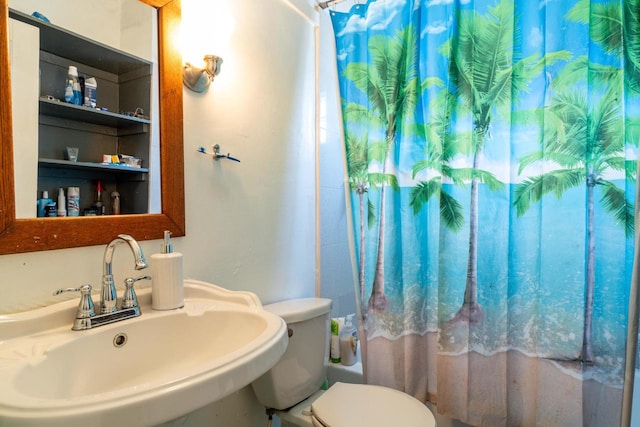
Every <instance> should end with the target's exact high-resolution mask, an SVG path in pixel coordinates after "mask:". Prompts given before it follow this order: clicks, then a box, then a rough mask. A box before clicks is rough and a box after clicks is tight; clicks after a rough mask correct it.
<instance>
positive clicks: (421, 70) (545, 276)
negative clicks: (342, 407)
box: [330, 0, 640, 427]
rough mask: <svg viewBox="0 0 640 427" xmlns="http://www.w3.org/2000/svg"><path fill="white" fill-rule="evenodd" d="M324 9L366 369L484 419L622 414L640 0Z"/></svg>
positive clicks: (524, 421) (510, 422)
mask: <svg viewBox="0 0 640 427" xmlns="http://www.w3.org/2000/svg"><path fill="white" fill-rule="evenodd" d="M330 13H331V19H332V24H333V27H334V33H335V40H336V54H337V66H338V74H339V87H340V94H341V100H342V117H343V123H344V137H345V145H346V155H347V165H348V182H349V186H350V195H351V200H352V203H351V205H352V207H353V209H352V218H353V225H354V226H353V233H354V236H353V237H354V241H355V243H356V245H355V246H356V258H357V268H358V277H359V283H358V292H357V294H358V296H359V299H360V307H361V317H362V321H363V325H364V329H365V333H364V334H363V335H364V336H362V337H361V339H362V340H365V343H366V348H367V351H366V354H365V355H364V358H365V366H366V368H365V369H366V377H367V381H368V382H369V383H372V384H381V385H385V386H389V387H394V388H397V389H400V390H403V391H406V392H407V393H409V394H412V395H414V396H416V397H417V398H418V399H420V400H421V401H430V402H433V403H434V404H436V405H437V411H438V412H439V413H441V414H444V415H446V416H449V417H452V418H456V419H459V420H462V421H464V422H466V423H469V424H472V425H477V426H546V427H548V426H562V427H567V426H614V425H619V423H620V407H621V401H622V386H623V381H624V364H625V345H626V329H627V308H628V303H629V296H628V295H629V289H630V280H631V272H632V265H633V249H634V248H633V225H634V218H633V217H634V206H633V201H634V198H635V177H636V158H637V145H638V138H639V136H640V102H639V101H640V0H627V1H621V0H615V1H613V0H592V1H589V0H565V1H562V0H539V1H532V0H455V1H454V0H422V1H420V0H377V1H375V0H370V1H368V2H366V3H360V4H357V3H354V4H353V6H352V7H351V9H350V11H349V12H348V13H340V12H337V11H335V10H330Z"/></svg>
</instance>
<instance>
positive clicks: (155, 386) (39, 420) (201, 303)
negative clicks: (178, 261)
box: [0, 280, 287, 426]
mask: <svg viewBox="0 0 640 427" xmlns="http://www.w3.org/2000/svg"><path fill="white" fill-rule="evenodd" d="M184 293H185V306H184V308H182V309H178V310H169V311H153V310H151V294H150V289H142V290H139V291H137V294H138V299H139V302H140V307H141V311H142V313H143V314H142V316H140V317H137V318H134V319H128V320H124V321H121V322H118V323H112V324H109V325H105V326H101V327H99V328H95V329H90V330H86V331H72V330H71V324H72V322H73V318H74V316H75V310H76V307H77V301H76V300H72V301H65V302H63V303H59V304H55V305H53V306H50V307H46V308H43V309H38V310H33V311H30V312H26V313H18V314H15V315H5V316H0V337H3V339H4V338H6V339H4V340H3V341H0V378H2V379H3V381H2V383H0V421H1V422H0V424H6V425H12V426H20V425H29V426H33V425H43V426H44V425H46V426H57V425H60V426H73V425H96V424H101V423H108V424H110V423H111V421H113V422H116V420H117V423H122V424H127V425H156V424H158V423H162V422H166V421H171V420H173V419H176V418H179V417H181V416H183V415H186V414H188V413H190V412H192V411H193V410H195V409H198V408H200V407H202V406H205V405H207V404H209V403H211V402H215V401H217V400H219V399H221V398H223V397H225V396H227V395H229V394H231V393H233V392H235V391H237V390H239V389H241V388H242V387H244V386H246V385H248V384H250V383H251V382H252V381H253V380H255V379H256V378H258V377H260V376H261V375H262V374H264V373H265V372H267V371H268V370H269V369H270V368H271V367H272V366H273V365H274V364H275V363H276V362H277V361H278V360H279V359H280V357H281V356H282V355H283V354H284V352H285V350H286V347H287V329H286V324H285V323H284V321H283V320H282V319H280V318H279V317H278V316H275V315H273V314H271V313H268V312H267V311H265V310H263V309H262V305H261V303H260V300H259V299H258V298H257V297H256V296H255V295H254V294H252V293H249V292H231V291H228V290H225V289H223V288H220V287H217V286H215V285H211V284H208V283H204V282H198V281H192V280H187V281H185V289H184Z"/></svg>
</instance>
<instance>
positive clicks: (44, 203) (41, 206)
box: [38, 190, 53, 218]
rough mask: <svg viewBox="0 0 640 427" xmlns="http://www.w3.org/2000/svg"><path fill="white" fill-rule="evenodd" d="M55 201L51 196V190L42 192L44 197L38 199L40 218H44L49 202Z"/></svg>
mask: <svg viewBox="0 0 640 427" xmlns="http://www.w3.org/2000/svg"><path fill="white" fill-rule="evenodd" d="M49 203H53V200H51V199H50V198H49V192H48V191H47V190H44V191H43V192H42V198H41V199H38V218H42V217H44V216H46V215H45V207H46V206H47V205H48V204H49Z"/></svg>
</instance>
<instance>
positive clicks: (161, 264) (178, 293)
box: [151, 231, 184, 310]
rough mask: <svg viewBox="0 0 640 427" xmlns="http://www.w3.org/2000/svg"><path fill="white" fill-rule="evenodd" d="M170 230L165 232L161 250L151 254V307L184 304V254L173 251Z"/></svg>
mask: <svg viewBox="0 0 640 427" xmlns="http://www.w3.org/2000/svg"><path fill="white" fill-rule="evenodd" d="M170 236H171V232H170V231H165V232H164V240H163V242H162V247H161V251H160V253H158V254H153V255H151V308H152V309H153V310H173V309H176V308H180V307H183V306H184V284H183V282H182V254H181V253H179V252H173V246H172V245H171V242H170Z"/></svg>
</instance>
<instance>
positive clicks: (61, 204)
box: [57, 188, 67, 216]
mask: <svg viewBox="0 0 640 427" xmlns="http://www.w3.org/2000/svg"><path fill="white" fill-rule="evenodd" d="M66 206H67V202H66V199H65V197H64V189H63V188H61V189H59V190H58V211H57V215H58V216H67V208H66Z"/></svg>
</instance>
